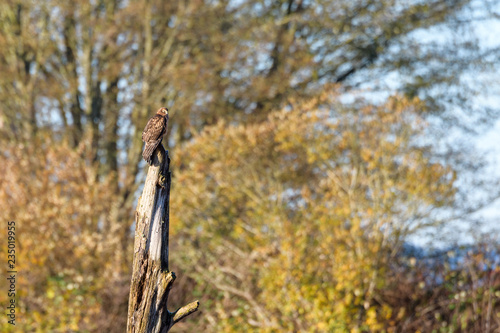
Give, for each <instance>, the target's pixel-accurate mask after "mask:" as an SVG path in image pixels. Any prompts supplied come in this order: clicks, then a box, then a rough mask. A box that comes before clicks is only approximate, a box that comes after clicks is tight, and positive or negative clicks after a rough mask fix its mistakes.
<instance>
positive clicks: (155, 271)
mask: <svg viewBox="0 0 500 333" xmlns="http://www.w3.org/2000/svg"><path fill="white" fill-rule="evenodd" d="M169 166H170V158H169V156H168V151H165V150H164V148H163V146H162V145H161V144H160V146H159V147H158V149H157V150H156V152H155V154H154V157H153V163H152V165H151V166H150V167H149V170H148V175H147V178H146V182H145V184H144V189H143V191H142V195H141V197H140V198H139V202H138V203H137V210H136V214H135V223H136V230H135V242H134V263H133V272H132V283H131V286H130V298H129V307H128V323H127V332H129V333H131V332H141V333H143V332H148V333H150V332H155V333H160V332H161V333H165V332H168V331H169V330H170V328H171V327H172V326H173V325H174V324H175V323H177V322H178V321H180V320H181V319H182V318H184V317H186V316H187V315H189V314H191V313H193V312H195V311H196V310H198V306H199V302H198V301H195V302H192V303H190V304H188V305H185V306H183V307H181V308H179V309H178V310H177V311H174V312H170V311H168V309H167V301H168V294H169V292H170V290H171V289H172V286H173V283H174V281H175V273H174V272H170V271H169V270H168V233H169V201H170V183H171V174H170V171H169Z"/></svg>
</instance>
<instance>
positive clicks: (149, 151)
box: [142, 138, 161, 165]
mask: <svg viewBox="0 0 500 333" xmlns="http://www.w3.org/2000/svg"><path fill="white" fill-rule="evenodd" d="M160 142H161V138H160V139H159V140H156V141H155V142H151V143H149V142H148V143H146V146H145V147H144V151H143V152H142V157H143V158H144V160H145V161H146V162H147V163H148V164H149V165H152V164H153V156H154V152H155V150H156V148H157V147H158V145H159V144H160Z"/></svg>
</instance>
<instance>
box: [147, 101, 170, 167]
mask: <svg viewBox="0 0 500 333" xmlns="http://www.w3.org/2000/svg"><path fill="white" fill-rule="evenodd" d="M167 125H168V110H167V108H160V109H159V110H158V111H156V114H155V115H154V116H153V117H152V118H151V119H149V121H148V123H147V125H146V127H145V128H144V131H142V141H144V142H145V143H146V145H145V147H144V151H143V152H142V157H143V158H144V160H145V161H146V162H147V163H148V164H150V165H151V164H152V163H153V154H154V152H155V150H156V148H157V147H158V146H159V145H160V143H161V140H162V139H163V135H165V133H167Z"/></svg>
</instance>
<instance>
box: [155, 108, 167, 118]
mask: <svg viewBox="0 0 500 333" xmlns="http://www.w3.org/2000/svg"><path fill="white" fill-rule="evenodd" d="M156 114H159V115H160V116H164V117H168V109H167V108H159V109H158V111H156Z"/></svg>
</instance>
